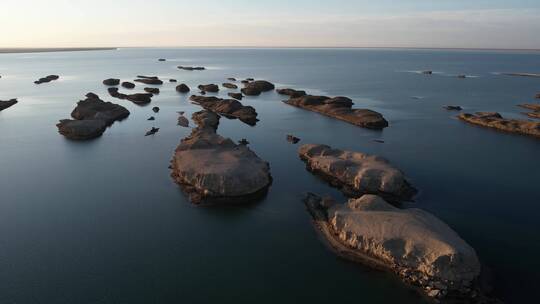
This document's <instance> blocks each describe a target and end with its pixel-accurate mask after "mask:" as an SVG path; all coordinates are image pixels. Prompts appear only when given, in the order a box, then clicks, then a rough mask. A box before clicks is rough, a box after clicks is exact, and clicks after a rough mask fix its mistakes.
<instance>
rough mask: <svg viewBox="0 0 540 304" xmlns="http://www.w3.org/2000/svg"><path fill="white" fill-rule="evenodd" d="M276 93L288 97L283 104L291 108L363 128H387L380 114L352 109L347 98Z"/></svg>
mask: <svg viewBox="0 0 540 304" xmlns="http://www.w3.org/2000/svg"><path fill="white" fill-rule="evenodd" d="M278 93H280V94H283V95H287V96H289V97H290V98H289V100H286V101H283V102H284V103H286V104H288V105H291V106H295V107H299V108H302V109H305V110H309V111H313V112H317V113H320V114H323V115H326V116H329V117H332V118H336V119H339V120H343V121H346V122H348V123H351V124H353V125H357V126H360V127H364V128H369V129H376V130H380V129H384V128H386V127H388V121H386V119H385V118H384V117H383V116H382V114H380V113H378V112H375V111H372V110H368V109H353V108H352V106H353V105H354V103H353V102H352V100H351V99H349V98H347V97H341V96H340V97H334V98H330V97H326V96H314V95H305V92H304V91H296V90H292V89H281V90H278ZM302 94H304V95H302Z"/></svg>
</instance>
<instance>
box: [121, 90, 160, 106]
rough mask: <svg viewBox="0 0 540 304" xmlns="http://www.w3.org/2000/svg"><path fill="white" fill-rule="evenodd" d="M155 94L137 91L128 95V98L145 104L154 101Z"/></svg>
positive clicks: (139, 103)
mask: <svg viewBox="0 0 540 304" xmlns="http://www.w3.org/2000/svg"><path fill="white" fill-rule="evenodd" d="M153 96H154V95H152V94H150V93H135V94H129V95H126V99H127V100H129V101H131V102H133V103H134V104H137V105H145V104H148V103H150V102H151V101H152V97H153Z"/></svg>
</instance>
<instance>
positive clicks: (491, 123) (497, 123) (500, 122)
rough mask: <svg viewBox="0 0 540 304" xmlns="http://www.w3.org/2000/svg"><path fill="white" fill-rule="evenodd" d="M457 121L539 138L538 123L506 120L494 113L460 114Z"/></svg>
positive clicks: (539, 124) (539, 125)
mask: <svg viewBox="0 0 540 304" xmlns="http://www.w3.org/2000/svg"><path fill="white" fill-rule="evenodd" d="M458 117H459V119H461V120H463V121H466V122H468V123H471V124H475V125H478V126H482V127H487V128H492V129H496V130H500V131H505V132H509V133H515V134H520V135H528V136H534V137H540V122H536V121H529V120H520V119H506V118H503V117H502V116H501V115H500V114H499V113H496V112H477V113H475V114H469V113H462V114H460V115H459V116H458Z"/></svg>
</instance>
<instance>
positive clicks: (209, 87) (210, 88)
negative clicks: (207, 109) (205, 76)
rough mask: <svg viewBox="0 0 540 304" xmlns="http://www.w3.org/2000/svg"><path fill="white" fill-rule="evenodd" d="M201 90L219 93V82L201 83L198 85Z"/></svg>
mask: <svg viewBox="0 0 540 304" xmlns="http://www.w3.org/2000/svg"><path fill="white" fill-rule="evenodd" d="M198 88H199V90H201V91H204V92H210V93H217V92H219V87H218V85H217V84H213V83H211V84H201V85H200V86H198Z"/></svg>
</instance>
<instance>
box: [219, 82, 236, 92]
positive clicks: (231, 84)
mask: <svg viewBox="0 0 540 304" xmlns="http://www.w3.org/2000/svg"><path fill="white" fill-rule="evenodd" d="M222 86H223V87H224V88H227V89H233V90H234V89H238V86H237V85H235V84H234V83H228V82H225V83H223V84H222Z"/></svg>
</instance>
